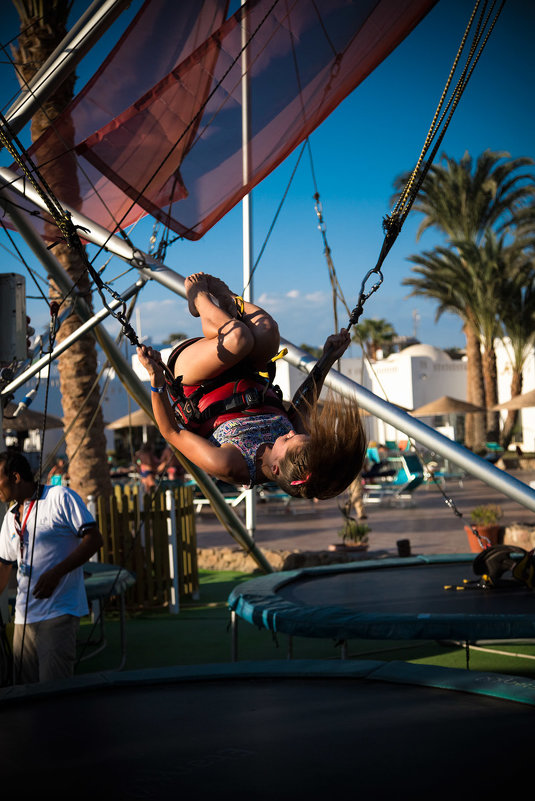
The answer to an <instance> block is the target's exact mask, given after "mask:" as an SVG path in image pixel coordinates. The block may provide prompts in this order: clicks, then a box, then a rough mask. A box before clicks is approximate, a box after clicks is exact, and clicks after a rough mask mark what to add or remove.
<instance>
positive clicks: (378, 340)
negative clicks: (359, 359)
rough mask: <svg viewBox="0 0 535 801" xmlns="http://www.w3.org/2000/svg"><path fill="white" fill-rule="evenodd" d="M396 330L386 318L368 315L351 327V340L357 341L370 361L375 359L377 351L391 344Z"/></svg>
mask: <svg viewBox="0 0 535 801" xmlns="http://www.w3.org/2000/svg"><path fill="white" fill-rule="evenodd" d="M395 336H396V332H395V330H394V328H393V327H392V326H391V325H390V323H388V322H387V321H386V320H383V319H378V318H377V317H368V318H367V319H366V320H363V321H362V323H358V324H357V325H356V326H355V327H354V329H353V341H354V342H357V343H358V344H359V345H360V346H361V347H362V350H363V351H364V352H365V354H366V356H367V357H368V359H369V360H370V361H375V360H376V359H377V351H378V350H380V349H384V348H385V346H388V345H391V344H392V342H393V340H394V337H395Z"/></svg>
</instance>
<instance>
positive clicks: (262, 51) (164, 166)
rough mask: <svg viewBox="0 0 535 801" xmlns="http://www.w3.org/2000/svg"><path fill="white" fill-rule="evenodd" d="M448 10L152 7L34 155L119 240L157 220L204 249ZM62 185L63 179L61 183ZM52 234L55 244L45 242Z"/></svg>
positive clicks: (295, 1)
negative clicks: (141, 223) (419, 27)
mask: <svg viewBox="0 0 535 801" xmlns="http://www.w3.org/2000/svg"><path fill="white" fill-rule="evenodd" d="M435 2H436V0H358V2H357V0H354V1H353V2H348V0H284V2H282V0H250V2H248V3H247V4H246V6H245V7H244V11H243V14H244V20H243V24H244V25H245V28H246V31H247V35H248V44H247V48H246V49H247V59H248V64H249V67H248V79H249V95H250V98H251V100H250V106H251V108H250V120H251V122H250V125H251V134H250V141H249V156H250V171H249V175H248V176H245V177H244V175H243V173H242V100H241V77H242V64H241V51H242V44H241V29H242V11H241V10H240V11H238V12H237V13H236V14H234V15H233V16H232V17H230V18H228V19H226V20H225V15H226V6H227V4H226V2H222V0H202V2H200V0H181V2H179V3H177V2H176V0H159V2H157V3H154V2H152V3H151V2H146V3H145V4H144V6H143V7H142V9H141V11H140V12H139V14H138V15H137V16H136V18H135V19H134V21H133V22H132V24H131V25H130V27H129V29H128V30H127V32H126V33H125V35H124V36H123V38H122V39H121V41H120V42H119V43H118V45H117V46H116V48H115V49H114V51H112V53H111V54H110V56H109V57H108V58H107V59H106V61H105V62H104V64H103V65H102V66H101V68H100V69H99V70H98V71H97V73H96V75H95V76H94V77H93V79H92V80H91V81H90V82H89V84H88V85H87V86H86V87H85V88H84V89H83V90H82V92H80V94H79V95H78V96H77V97H76V98H75V100H74V101H73V103H72V104H71V105H70V106H69V108H68V109H67V110H66V111H65V112H64V114H63V115H62V116H60V117H59V118H58V119H57V120H55V123H54V127H53V128H50V129H48V130H47V132H46V133H45V134H44V135H43V136H42V137H41V138H40V139H39V140H38V141H37V142H36V143H35V145H34V146H33V148H32V150H31V152H32V156H33V159H34V161H36V162H37V164H38V165H41V168H42V171H43V173H44V175H45V177H46V178H47V179H48V180H49V181H50V183H51V185H52V187H53V188H54V190H55V191H56V192H57V195H58V198H59V199H60V200H62V201H63V202H65V203H67V204H69V205H70V206H72V207H74V208H75V209H76V210H77V211H80V212H82V213H83V214H85V215H86V216H87V217H89V218H90V219H92V220H94V221H95V222H98V223H100V224H101V225H103V226H104V227H106V228H107V229H108V230H110V231H115V230H117V228H118V227H119V226H120V227H121V228H124V227H125V226H127V225H128V224H130V223H133V222H135V221H136V220H137V219H139V218H140V217H141V216H143V215H144V214H145V213H149V214H151V215H153V216H154V217H155V218H157V219H158V220H160V221H162V222H163V223H165V224H166V225H168V226H169V227H170V228H171V229H172V230H173V231H175V232H176V233H178V234H180V235H182V236H184V237H186V238H189V239H198V238H199V237H201V236H202V235H203V234H204V233H205V232H206V231H207V230H208V229H209V228H210V227H211V226H213V225H214V224H215V223H216V222H217V221H218V220H219V219H220V218H221V217H222V216H223V215H225V214H226V213H227V212H228V211H229V210H230V209H231V208H232V207H233V206H234V205H235V204H236V203H237V202H239V200H241V198H242V197H243V196H244V195H245V194H246V193H247V192H249V191H250V190H251V189H252V187H254V186H255V185H256V184H258V183H259V182H260V181H262V180H263V179H264V178H265V177H266V176H267V175H268V174H269V173H270V172H271V171H272V170H273V169H274V168H275V167H276V166H278V164H280V163H281V162H282V161H283V159H285V158H286V157H287V156H288V155H289V154H290V153H291V152H292V150H293V149H294V148H295V147H296V146H297V145H298V144H299V143H300V142H302V141H303V140H304V139H305V138H306V137H307V136H308V135H309V134H310V133H311V132H312V131H313V130H314V129H315V128H316V127H317V126H318V125H319V124H320V123H321V122H322V121H323V120H324V119H325V118H326V117H327V116H328V115H329V114H330V113H331V112H332V111H333V110H334V109H335V108H336V106H337V105H338V104H339V103H340V102H341V101H342V100H343V99H344V97H346V96H347V95H348V94H349V93H350V92H351V91H352V90H353V89H354V88H355V87H356V86H358V85H359V83H361V81H363V80H364V79H365V78H366V76H367V75H369V74H370V73H371V72H372V71H373V70H374V69H375V67H377V66H378V64H380V63H381V61H383V59H384V58H386V56H388V54H389V53H390V52H391V51H392V50H393V49H394V48H395V47H396V46H397V45H398V44H399V43H400V42H401V41H402V40H403V39H404V38H405V37H406V36H407V35H408V34H409V33H410V31H411V30H412V29H413V28H414V26H415V25H416V24H417V23H418V22H419V21H420V20H421V19H422V17H423V16H424V15H425V14H426V13H427V12H428V11H429V9H430V8H431V7H432V6H433V5H434V4H435ZM55 175H56V176H58V175H59V176H60V182H59V183H58V181H57V180H54V176H55ZM45 233H46V232H45V229H44V227H43V234H45Z"/></svg>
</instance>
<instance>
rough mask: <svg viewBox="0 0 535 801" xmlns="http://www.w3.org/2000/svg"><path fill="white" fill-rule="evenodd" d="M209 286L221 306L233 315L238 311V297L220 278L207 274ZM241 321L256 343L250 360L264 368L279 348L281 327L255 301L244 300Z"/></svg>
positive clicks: (257, 366)
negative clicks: (236, 299)
mask: <svg viewBox="0 0 535 801" xmlns="http://www.w3.org/2000/svg"><path fill="white" fill-rule="evenodd" d="M207 279H208V286H209V288H210V290H211V291H212V293H213V294H214V295H215V296H216V298H217V300H218V302H219V303H220V305H221V307H222V308H224V309H227V310H228V311H229V313H230V315H231V316H235V315H236V313H237V306H236V303H235V300H234V299H235V298H236V297H237V296H236V294H235V293H234V292H232V291H231V290H230V289H229V288H228V286H227V285H226V284H225V283H224V282H223V281H221V279H219V278H215V277H214V276H211V275H210V276H207ZM241 322H243V323H245V325H246V326H247V328H248V329H249V330H250V332H251V334H252V335H253V339H254V344H253V348H252V350H251V352H250V353H249V361H250V362H251V364H252V365H253V366H254V367H256V368H257V369H264V368H265V366H266V364H267V363H268V361H269V360H270V359H272V358H273V356H275V355H276V354H277V352H278V350H279V344H280V336H279V327H278V325H277V323H276V322H275V320H274V319H273V317H271V315H270V314H268V313H267V312H266V311H265V310H264V309H261V308H260V307H259V306H255V305H254V303H248V302H246V301H244V304H243V314H242V316H241Z"/></svg>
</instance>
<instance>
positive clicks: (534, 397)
mask: <svg viewBox="0 0 535 801" xmlns="http://www.w3.org/2000/svg"><path fill="white" fill-rule="evenodd" d="M529 406H535V389H532V390H530V391H529V392H524V394H523V395H514V396H513V397H512V398H511V399H510V400H508V401H505V403H498V404H496V406H493V407H492V409H493V411H498V410H499V409H527V408H528V407H529Z"/></svg>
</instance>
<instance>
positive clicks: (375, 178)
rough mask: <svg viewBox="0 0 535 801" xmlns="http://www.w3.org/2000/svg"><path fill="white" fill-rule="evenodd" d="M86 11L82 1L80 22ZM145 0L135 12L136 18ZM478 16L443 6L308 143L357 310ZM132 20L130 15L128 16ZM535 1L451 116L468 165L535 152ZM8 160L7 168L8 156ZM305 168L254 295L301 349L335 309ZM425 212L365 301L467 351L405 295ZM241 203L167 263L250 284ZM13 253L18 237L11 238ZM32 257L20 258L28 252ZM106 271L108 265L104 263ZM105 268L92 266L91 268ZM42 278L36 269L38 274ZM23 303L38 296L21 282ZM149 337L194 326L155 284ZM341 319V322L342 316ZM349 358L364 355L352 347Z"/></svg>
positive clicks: (261, 200) (5, 101) (10, 23)
mask: <svg viewBox="0 0 535 801" xmlns="http://www.w3.org/2000/svg"><path fill="white" fill-rule="evenodd" d="M87 5H88V3H87V4H86V3H81V2H75V3H74V9H73V12H72V15H71V19H72V20H73V21H74V20H75V19H76V18H77V17H78V16H79V15H80V13H81V12H82V11H83V10H84V9H85V8H86V6H87ZM138 6H139V1H138V2H135V3H133V4H132V7H133V8H134V9H136V8H137V7H138ZM471 9H472V2H469V1H468V0H467V1H466V2H464V1H462V0H439V2H438V4H437V5H436V6H435V8H434V9H433V10H432V11H431V12H430V13H429V14H428V16H427V17H426V18H425V19H424V20H423V21H422V22H421V23H420V25H419V26H418V27H417V28H416V29H415V30H414V31H413V32H412V34H411V35H410V36H409V37H408V38H407V39H406V40H405V41H404V42H403V43H402V44H401V45H400V46H399V47H398V48H397V50H396V51H394V53H393V54H392V55H391V56H390V57H389V58H388V59H387V60H386V61H385V62H384V63H383V64H382V65H380V66H379V67H378V68H377V69H376V70H375V71H374V72H373V73H372V75H371V76H369V78H368V79H367V80H366V81H365V82H364V83H363V84H362V85H361V86H360V87H358V88H357V89H356V90H355V92H354V93H353V94H352V95H351V96H350V97H348V98H347V99H346V100H345V101H344V102H343V103H342V104H341V105H340V106H339V108H338V109H337V110H336V111H335V112H334V113H333V114H332V115H331V116H330V117H329V118H328V120H326V121H325V123H324V124H323V125H322V126H321V127H320V128H319V129H318V130H317V131H316V132H315V133H314V134H313V135H312V137H311V147H312V153H313V159H314V167H315V174H316V179H317V184H318V189H319V192H320V195H321V200H322V204H323V212H324V219H325V224H326V230H327V238H328V241H329V245H330V247H331V250H332V254H333V259H334V263H335V267H336V270H337V273H338V277H339V280H340V283H341V285H342V288H343V290H344V293H345V295H346V298H347V299H348V302H349V303H350V305H351V306H353V305H354V303H355V301H356V298H357V293H358V289H359V287H360V283H361V280H362V278H363V276H364V274H365V272H366V271H367V270H368V269H369V268H370V267H372V266H373V265H374V264H375V262H376V260H377V256H378V253H379V250H380V247H381V242H382V230H381V220H382V217H383V216H384V215H385V214H386V213H388V212H389V210H390V198H391V195H392V191H393V180H394V178H395V177H396V176H397V175H398V174H399V173H401V172H403V171H405V170H406V169H408V168H410V167H412V166H413V164H414V162H415V160H416V158H417V157H418V154H419V152H420V149H421V146H422V144H423V140H424V137H425V134H426V133H427V130H428V127H429V123H430V121H431V118H432V115H433V113H434V110H435V107H436V104H437V101H438V99H439V97H440V94H441V92H442V89H443V86H444V83H445V80H446V78H447V75H448V72H449V69H450V65H451V62H452V60H453V57H454V55H455V52H456V50H457V46H458V43H459V41H460V38H461V35H462V33H463V31H464V27H465V25H466V21H467V19H468V16H469V14H470V11H471ZM1 13H2V34H1V37H2V43H5V42H7V41H8V40H9V39H11V38H12V37H14V36H15V35H16V33H17V30H18V21H17V17H16V14H15V12H14V10H13V8H12V7H11V4H9V3H8V2H7V1H6V0H4V2H3V3H2V7H1ZM129 13H131V12H129ZM534 32H535V4H533V3H531V2H528V0H507V2H506V5H505V9H504V11H503V12H502V16H501V18H500V20H499V22H498V25H497V28H496V30H495V32H494V34H493V36H492V37H491V40H490V42H489V45H488V47H487V49H486V50H485V53H484V54H483V57H482V60H481V63H480V64H479V65H478V67H477V68H476V71H475V73H474V76H473V78H472V80H471V82H470V84H469V87H468V89H467V91H466V93H465V95H464V97H463V99H462V100H461V104H460V106H459V108H458V110H457V112H456V114H455V115H454V118H453V121H452V123H451V125H450V128H449V130H448V133H447V134H446V138H445V140H444V142H443V145H442V148H441V151H443V152H446V153H447V154H448V155H450V156H453V157H455V158H460V157H461V156H462V155H463V153H464V152H465V151H466V150H468V151H469V152H470V153H471V154H472V155H473V156H474V157H476V156H477V155H478V154H479V153H481V152H482V151H483V150H485V149H487V148H490V149H492V150H500V151H507V152H509V153H510V154H511V155H512V156H532V157H533V156H535V153H534V146H533V138H534V130H535V124H534V123H535V119H534V117H535V112H534V104H533V78H534V76H535V48H534V42H533V35H534ZM95 58H98V55H97V56H95V55H94V54H93V55H92V56H90V57H88V59H86V62H85V63H84V64H83V65H82V66H81V67H80V68H79V69H78V74H79V76H80V79H79V81H78V84H77V88H78V89H80V88H81V87H82V86H83V84H84V82H85V80H86V79H87V76H88V75H89V74H90V70H91V69H92V68H93V66H94V64H95ZM0 77H1V83H0V104H1V106H2V109H3V110H4V111H5V110H6V108H7V107H8V106H9V104H10V99H11V97H12V95H13V93H14V92H15V91H16V85H15V83H14V80H13V74H12V67H11V66H10V65H9V64H7V63H6V61H5V59H2V62H1V63H0ZM296 155H297V154H296V153H294V154H292V155H291V156H290V157H289V158H288V159H287V161H286V162H285V163H284V164H282V165H281V166H280V167H279V168H278V170H276V171H275V172H274V173H273V174H272V175H271V176H270V177H269V178H268V179H266V180H265V181H264V182H263V184H262V185H261V186H260V187H258V188H257V189H255V190H254V192H253V242H254V250H255V254H257V253H258V251H259V249H260V247H261V245H262V243H263V241H264V237H265V235H266V233H267V230H268V228H269V226H270V225H271V222H272V219H273V216H274V214H275V211H276V209H277V207H278V205H279V202H280V200H281V198H282V195H283V192H284V190H285V188H286V184H287V182H288V180H289V176H290V174H291V172H292V170H293V167H294V164H295V160H296ZM0 163H1V164H2V165H6V166H7V165H8V164H9V163H10V159H9V158H8V156H7V154H5V153H3V154H0ZM313 192H314V186H313V181H312V177H311V170H310V165H309V161H308V158H307V157H304V158H303V159H302V161H301V164H300V166H299V169H298V172H297V175H296V178H295V180H294V182H293V185H292V188H291V190H290V193H289V196H288V198H287V200H286V203H285V205H284V208H283V211H282V214H281V216H280V217H279V221H278V223H277V225H276V227H275V230H274V232H273V234H272V236H271V239H270V241H269V243H268V245H267V248H266V251H265V253H264V255H263V257H262V260H261V261H260V264H259V267H258V269H257V272H256V275H255V282H254V297H255V299H256V300H257V301H258V302H259V303H261V304H262V305H264V306H265V307H266V308H267V309H268V310H269V311H270V312H271V313H272V314H273V315H274V316H275V317H276V319H277V320H278V322H279V325H280V329H281V333H282V334H283V336H285V337H287V338H288V339H290V340H291V341H293V342H295V343H296V344H300V343H301V342H308V343H310V344H315V345H319V344H321V343H322V342H323V340H324V339H325V337H326V336H327V335H328V334H329V333H330V332H331V329H332V325H333V323H332V304H331V296H330V284H329V279H328V273H327V267H326V264H325V259H324V256H323V244H322V239H321V235H320V233H319V231H318V229H317V221H316V216H315V211H314V201H313V197H312V195H313ZM419 221H420V219H419V215H417V214H416V213H414V214H411V215H410V216H409V218H408V220H407V222H406V224H405V227H404V229H403V231H402V233H401V235H400V237H399V238H398V241H397V242H396V244H395V245H394V248H393V250H392V251H391V253H390V254H389V256H388V258H387V261H386V262H385V265H384V276H385V280H384V284H383V286H382V288H381V290H380V291H379V292H378V293H377V294H376V295H375V296H374V297H373V298H372V299H371V300H370V301H369V302H368V304H367V306H366V313H365V316H370V317H383V318H385V319H387V320H388V321H389V322H390V323H392V325H393V326H394V327H395V329H396V331H397V332H398V333H399V334H403V335H411V334H413V333H414V313H415V312H417V313H418V316H419V322H418V325H417V331H416V333H417V336H418V338H419V339H421V340H422V341H424V342H428V343H430V344H433V345H437V346H439V347H448V346H462V345H463V343H464V338H463V335H462V332H461V324H460V321H459V319H458V318H456V317H454V316H451V315H444V316H443V317H442V318H441V320H440V321H439V322H438V323H435V319H434V318H435V311H436V307H435V304H434V303H433V302H431V301H424V300H422V299H420V298H408V297H407V289H406V288H405V287H403V286H402V285H401V282H402V280H403V278H404V277H406V276H407V275H409V273H410V264H409V263H408V261H407V257H408V256H409V255H410V254H411V253H415V252H419V251H421V250H423V249H429V248H431V247H433V245H435V244H437V243H438V241H439V239H438V238H437V235H436V234H433V233H432V232H428V233H426V234H425V235H424V236H423V237H422V239H421V240H420V241H419V242H417V241H416V230H417V228H418V224H419ZM241 226H242V222H241V207H237V208H236V209H234V210H233V211H232V212H231V213H229V214H228V215H227V217H226V218H225V219H224V220H222V221H221V222H219V223H218V224H217V225H216V226H215V227H214V228H213V229H212V230H211V231H210V232H209V233H208V234H206V235H205V237H203V239H202V240H200V241H199V242H186V241H182V242H181V241H179V242H177V243H176V244H174V245H173V246H172V247H171V248H170V249H169V250H168V253H167V257H166V263H167V265H168V266H169V267H171V268H173V269H175V270H176V271H177V272H179V273H181V274H183V275H187V274H188V273H190V272H194V271H196V270H205V271H206V272H214V273H216V274H218V275H220V276H221V277H223V278H224V279H225V280H226V281H227V282H228V283H229V284H230V285H231V286H232V287H233V288H235V289H240V290H241V288H242V233H241ZM151 232H152V220H150V219H147V220H146V221H144V222H141V223H139V224H138V225H137V227H136V228H135V230H134V231H133V232H132V238H133V240H134V242H135V244H136V245H137V246H138V247H140V248H141V249H143V250H148V248H149V237H150V235H151ZM15 237H16V241H17V244H21V242H20V237H18V235H16V234H15ZM0 245H1V246H2V247H1V251H0V252H1V254H2V262H1V266H0V271H2V272H11V271H15V272H21V273H23V274H24V273H25V269H24V267H23V266H22V265H21V264H20V263H19V262H17V261H16V259H14V258H13V257H12V255H10V253H8V252H7V251H6V249H5V248H8V250H9V251H12V246H11V244H10V243H9V241H8V240H7V238H6V237H5V235H4V234H3V233H0ZM25 252H26V251H25ZM102 262H103V260H102ZM97 266H99V265H98V263H97ZM123 271H124V264H123V263H122V262H120V261H119V260H117V259H114V260H113V261H112V262H111V263H110V265H109V266H108V267H107V268H106V273H105V276H106V277H107V279H108V280H109V279H110V278H113V277H114V276H117V275H119V273H121V272H123ZM38 272H40V273H41V274H42V272H43V271H42V269H41V268H40V267H38ZM134 280H135V276H134V274H133V273H131V274H130V275H128V276H125V277H124V278H123V279H120V280H119V281H118V282H117V284H114V286H115V288H116V289H120V288H121V287H126V286H128V285H130V284H131V283H133V281H134ZM27 290H28V294H30V295H35V294H36V293H35V290H34V288H33V284H32V283H31V281H30V280H29V279H28V278H27ZM138 308H139V316H138V318H137V319H136V321H135V323H136V325H140V327H141V333H142V335H143V336H150V337H151V338H152V340H153V341H154V342H161V341H162V339H164V338H165V336H166V335H167V334H168V333H169V332H171V331H184V332H186V333H188V334H189V335H195V334H197V333H198V331H199V327H198V322H197V321H195V320H193V319H192V318H191V317H190V316H189V315H188V313H187V308H186V304H185V302H184V301H183V300H182V299H181V298H178V297H176V296H174V295H170V294H169V293H168V292H167V291H166V290H165V289H164V288H163V287H160V286H159V285H158V284H156V283H155V282H151V283H150V284H149V285H148V286H147V287H146V288H145V289H144V291H143V294H142V297H141V299H140V302H139V306H138ZM28 310H29V313H30V315H31V316H32V320H33V321H34V323H36V325H37V327H40V326H44V325H46V323H47V315H48V311H47V308H46V305H45V304H44V302H43V301H42V300H29V301H28ZM339 314H340V320H341V321H342V322H345V313H344V312H343V310H342V309H341V308H340V309H339ZM353 350H354V355H358V353H359V349H358V348H356V347H355V348H354V349H353Z"/></svg>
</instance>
